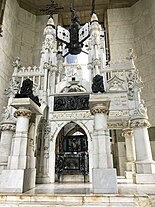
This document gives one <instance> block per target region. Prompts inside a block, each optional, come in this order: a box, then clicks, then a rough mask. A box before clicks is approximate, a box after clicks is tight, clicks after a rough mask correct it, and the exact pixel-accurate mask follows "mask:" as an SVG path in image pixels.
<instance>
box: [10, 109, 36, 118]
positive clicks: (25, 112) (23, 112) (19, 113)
mask: <svg viewBox="0 0 155 207" xmlns="http://www.w3.org/2000/svg"><path fill="white" fill-rule="evenodd" d="M31 115H32V112H31V111H30V110H27V109H19V110H17V111H15V113H14V117H15V118H17V117H19V116H26V117H28V118H30V117H31Z"/></svg>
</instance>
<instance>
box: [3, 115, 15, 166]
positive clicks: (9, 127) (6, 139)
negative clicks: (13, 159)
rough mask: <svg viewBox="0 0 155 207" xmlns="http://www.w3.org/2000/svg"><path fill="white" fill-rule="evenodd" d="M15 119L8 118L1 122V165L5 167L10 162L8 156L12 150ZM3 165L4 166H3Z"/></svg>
mask: <svg viewBox="0 0 155 207" xmlns="http://www.w3.org/2000/svg"><path fill="white" fill-rule="evenodd" d="M15 125H16V124H15V120H12V119H8V120H6V121H4V122H2V123H1V126H0V129H1V141H0V154H1V156H0V166H1V168H3V167H4V168H5V167H6V166H7V164H8V156H9V154H10V150H11V142H12V137H13V135H14V132H15ZM2 166H3V167H2Z"/></svg>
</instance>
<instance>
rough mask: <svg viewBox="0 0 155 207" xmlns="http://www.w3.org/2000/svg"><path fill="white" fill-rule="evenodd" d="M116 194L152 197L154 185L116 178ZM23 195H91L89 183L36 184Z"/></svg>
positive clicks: (154, 191)
mask: <svg viewBox="0 0 155 207" xmlns="http://www.w3.org/2000/svg"><path fill="white" fill-rule="evenodd" d="M117 181H118V192H119V194H120V195H154V194H155V185H154V184H138V185H137V184H133V183H132V180H129V179H128V180H127V179H124V178H121V177H120V178H118V179H117ZM25 194H88V195H89V194H92V184H90V183H54V184H38V185H36V187H35V188H34V189H31V190H29V191H27V192H25Z"/></svg>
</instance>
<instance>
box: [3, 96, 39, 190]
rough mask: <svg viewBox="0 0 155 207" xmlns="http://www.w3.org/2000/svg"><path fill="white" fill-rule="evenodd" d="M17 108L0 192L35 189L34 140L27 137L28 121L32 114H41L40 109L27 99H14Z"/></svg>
mask: <svg viewBox="0 0 155 207" xmlns="http://www.w3.org/2000/svg"><path fill="white" fill-rule="evenodd" d="M12 106H13V107H14V108H17V111H15V113H14V116H15V117H16V118H17V122H16V132H15V136H14V138H13V140H12V146H11V152H10V156H9V160H8V167H7V170H3V171H2V177H1V180H2V182H1V185H0V192H19V193H22V192H25V191H27V190H29V189H31V188H34V187H35V178H36V169H35V157H34V150H33V145H34V140H30V136H29V122H30V121H29V120H30V118H31V115H32V113H33V114H34V115H36V114H38V115H39V114H41V111H40V108H39V107H38V106H37V105H36V104H35V103H34V102H33V101H32V100H31V99H29V98H20V99H14V100H13V102H12Z"/></svg>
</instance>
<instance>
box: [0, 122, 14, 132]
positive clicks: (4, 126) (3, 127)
mask: <svg viewBox="0 0 155 207" xmlns="http://www.w3.org/2000/svg"><path fill="white" fill-rule="evenodd" d="M15 129H16V127H15V124H2V125H1V126H0V130H1V131H13V132H14V131H15Z"/></svg>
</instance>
